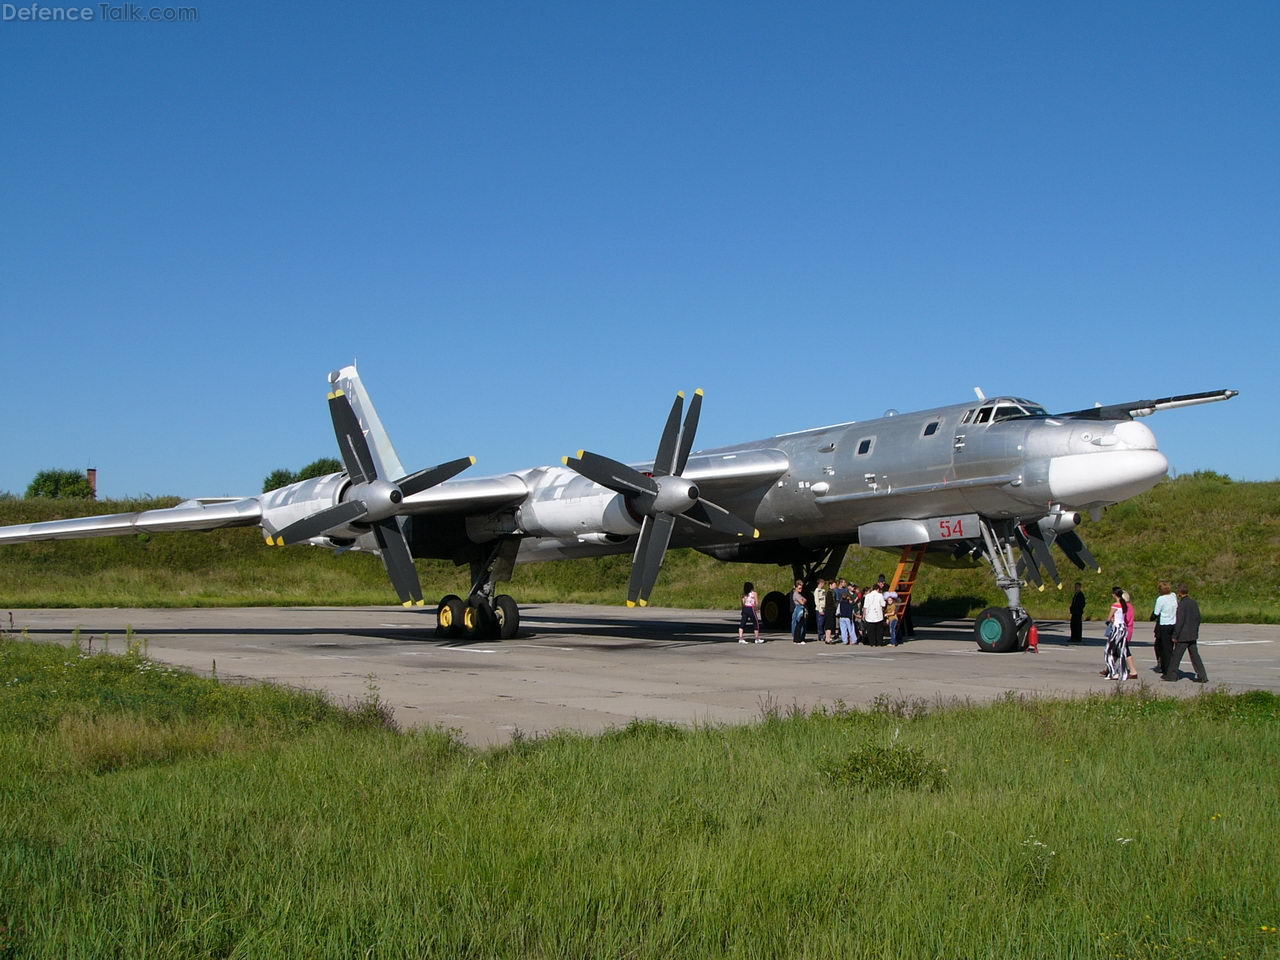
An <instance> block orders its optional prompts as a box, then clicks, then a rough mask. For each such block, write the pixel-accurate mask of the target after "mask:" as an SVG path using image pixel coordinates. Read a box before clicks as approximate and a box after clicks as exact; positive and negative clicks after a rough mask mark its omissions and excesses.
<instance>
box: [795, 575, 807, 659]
mask: <svg viewBox="0 0 1280 960" xmlns="http://www.w3.org/2000/svg"><path fill="white" fill-rule="evenodd" d="M808 603H809V601H808V598H807V597H805V595H804V581H803V580H797V581H796V588H795V589H794V590H792V591H791V642H792V643H799V644H803V643H804V638H805V633H806V631H807V630H808V628H809V623H808V611H807V609H806V607H807V606H808Z"/></svg>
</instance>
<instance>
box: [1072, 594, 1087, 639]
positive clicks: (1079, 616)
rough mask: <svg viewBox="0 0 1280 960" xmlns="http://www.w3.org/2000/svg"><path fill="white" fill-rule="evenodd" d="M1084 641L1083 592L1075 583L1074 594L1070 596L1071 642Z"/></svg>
mask: <svg viewBox="0 0 1280 960" xmlns="http://www.w3.org/2000/svg"><path fill="white" fill-rule="evenodd" d="M1083 640H1084V591H1083V590H1081V589H1080V581H1079V580H1077V581H1076V592H1075V593H1073V594H1072V595H1071V642H1072V643H1080V642H1081V641H1083Z"/></svg>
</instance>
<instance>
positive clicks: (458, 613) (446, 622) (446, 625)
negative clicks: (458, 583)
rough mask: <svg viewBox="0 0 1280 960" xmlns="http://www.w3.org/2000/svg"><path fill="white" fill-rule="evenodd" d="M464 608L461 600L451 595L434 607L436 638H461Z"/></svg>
mask: <svg viewBox="0 0 1280 960" xmlns="http://www.w3.org/2000/svg"><path fill="white" fill-rule="evenodd" d="M466 608H467V605H466V604H465V603H463V602H462V598H461V597H459V596H456V595H455V594H452V593H451V594H449V595H448V596H447V597H445V598H444V599H443V600H441V601H440V605H439V606H438V607H436V636H437V637H460V636H462V613H463V611H464V610H466Z"/></svg>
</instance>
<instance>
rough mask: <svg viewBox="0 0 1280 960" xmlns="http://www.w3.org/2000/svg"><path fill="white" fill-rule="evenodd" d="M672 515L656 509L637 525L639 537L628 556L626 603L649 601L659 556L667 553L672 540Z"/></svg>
mask: <svg viewBox="0 0 1280 960" xmlns="http://www.w3.org/2000/svg"><path fill="white" fill-rule="evenodd" d="M674 523H675V518H674V517H673V516H672V515H671V514H669V513H659V514H655V515H654V516H652V517H645V518H644V526H642V527H641V528H640V540H639V541H638V542H637V543H636V552H635V556H634V557H633V558H632V560H631V580H630V582H629V583H628V584H627V606H628V607H634V606H636V604H639V605H640V606H642V607H647V606H648V605H649V594H650V593H652V592H653V585H654V584H655V583H657V582H658V571H659V570H661V569H662V558H663V557H665V556H666V555H667V544H668V543H670V542H671V527H672V525H673V524H674Z"/></svg>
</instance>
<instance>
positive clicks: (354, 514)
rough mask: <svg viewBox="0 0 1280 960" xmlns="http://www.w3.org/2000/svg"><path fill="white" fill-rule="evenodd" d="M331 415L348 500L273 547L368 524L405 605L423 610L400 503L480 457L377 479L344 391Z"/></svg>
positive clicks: (336, 395)
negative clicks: (397, 476)
mask: <svg viewBox="0 0 1280 960" xmlns="http://www.w3.org/2000/svg"><path fill="white" fill-rule="evenodd" d="M329 416H330V417H332V419H333V431H334V433H335V434H336V435H337V438H338V450H339V451H340V452H341V454H342V463H343V466H344V467H345V468H346V471H347V476H348V477H350V478H351V486H350V487H348V488H347V494H346V495H347V499H345V500H343V501H342V502H341V503H339V504H337V505H336V506H332V507H327V508H326V509H324V510H320V511H318V512H316V513H313V514H311V516H309V517H303V518H302V519H301V520H298V521H296V522H295V523H291V524H289V525H288V526H286V527H284V528H283V529H281V530H279V531H277V533H276V537H275V540H274V543H275V545H276V546H281V547H283V546H286V545H288V544H291V543H301V542H302V541H304V540H310V539H311V538H312V537H318V536H322V535H323V534H325V533H327V532H328V531H330V530H336V529H338V528H340V527H345V526H347V525H348V524H356V525H359V526H365V525H367V526H369V527H370V529H371V532H372V533H373V536H374V538H375V539H376V540H377V542H378V551H379V552H380V553H381V554H382V562H383V564H385V566H386V568H387V575H388V576H389V577H390V578H391V585H392V586H393V587H395V591H396V594H397V595H398V596H399V597H400V602H401V603H402V604H404V606H406V607H413V606H416V607H420V606H422V605H423V603H424V601H423V599H422V584H421V582H420V581H419V580H418V571H417V569H416V568H415V567H414V565H413V557H412V555H411V554H410V553H409V541H408V540H407V539H406V538H405V535H404V518H403V517H401V516H399V515H398V514H399V509H400V504H401V503H402V502H403V501H404V498H405V497H411V496H413V495H414V494H415V493H420V492H422V491H423V490H426V489H427V488H429V487H434V486H435V485H436V484H438V483H444V481H446V480H448V479H449V478H451V477H454V476H457V475H458V474H459V473H461V472H462V471H463V470H465V469H467V467H469V466H471V465H472V464H473V463H475V462H476V458H475V457H462V458H460V459H458V460H450V461H449V462H448V463H442V464H440V465H439V466H435V467H429V468H427V469H426V470H419V471H418V472H417V473H411V474H409V475H408V476H407V477H401V478H400V479H399V480H395V481H391V480H387V479H385V478H382V477H379V476H378V468H377V464H376V462H375V461H374V458H373V454H372V452H371V451H370V450H369V442H368V440H366V439H365V435H364V431H363V429H362V428H361V426H360V420H359V418H358V417H356V412H355V410H353V409H352V407H351V400H350V398H348V397H347V395H346V393H345V392H344V391H342V390H335V391H334V392H333V393H331V394H329ZM268 542H271V541H270V540H269V541H268Z"/></svg>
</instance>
